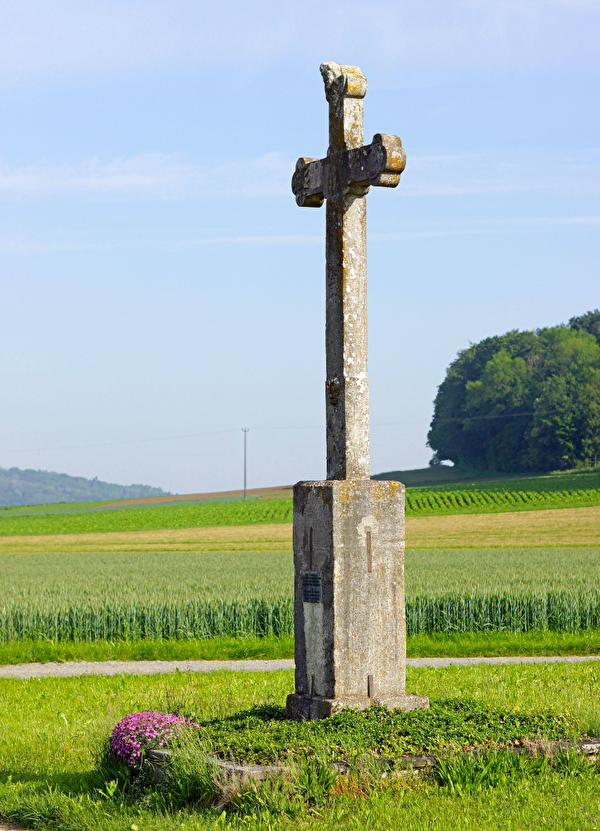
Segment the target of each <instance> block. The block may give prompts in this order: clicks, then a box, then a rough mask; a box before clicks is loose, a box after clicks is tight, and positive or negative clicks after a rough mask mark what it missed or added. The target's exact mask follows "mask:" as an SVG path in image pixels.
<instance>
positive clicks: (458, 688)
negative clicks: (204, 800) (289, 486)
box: [0, 664, 600, 831]
mask: <svg viewBox="0 0 600 831" xmlns="http://www.w3.org/2000/svg"><path fill="white" fill-rule="evenodd" d="M599 678H600V668H599V667H598V666H597V665H595V664H581V665H575V666H569V665H542V666H539V665H536V666H501V667H476V668H473V667H456V668H451V669H442V670H436V669H421V670H410V671H409V673H408V678H407V690H409V691H411V692H419V693H425V694H427V695H429V696H430V698H431V699H432V700H436V699H473V700H475V701H476V702H484V703H485V704H489V705H490V706H491V707H497V708H503V709H505V710H507V711H509V712H510V713H512V716H511V717H512V718H513V719H514V718H515V717H516V718H518V717H519V716H518V714H519V713H523V714H524V717H525V716H526V715H527V714H529V713H531V714H534V713H541V712H544V711H547V710H551V711H553V712H555V713H557V714H562V715H565V716H567V718H568V719H570V721H571V722H572V724H573V729H574V730H575V731H576V732H578V733H587V734H591V735H598V734H600V708H599V706H598V705H599V701H598V690H599V685H598V681H599ZM292 687H293V673H292V672H275V673H252V674H250V673H226V672H219V673H211V674H208V675H193V674H192V675H188V674H184V673H178V674H175V675H170V676H163V677H159V678H157V677H144V676H138V677H128V676H119V677H113V678H94V677H84V678H77V679H39V680H31V681H9V680H0V816H4V817H9V818H12V819H15V820H19V821H21V822H23V823H24V824H25V825H26V826H28V827H30V828H48V829H55V831H75V829H77V831H86V830H87V829H89V831H91V830H92V829H98V831H100V829H102V830H103V831H104V830H105V831H130V830H131V831H152V829H184V831H187V829H200V828H202V829H203V828H212V827H215V828H218V827H221V828H222V827H224V826H227V827H231V828H236V829H237V828H240V829H242V828H253V829H254V828H256V829H263V828H264V829H267V828H290V829H291V828H300V829H304V828H323V829H329V828H348V829H353V828H361V829H362V828H382V829H384V828H386V829H387V828H398V829H403V830H404V829H415V831H416V829H422V828H426V829H447V828H472V827H474V826H475V827H476V826H478V825H479V826H481V827H485V828H491V829H500V828H502V829H506V828H509V829H512V828H514V829H526V828H528V827H532V828H533V827H536V828H551V827H554V828H561V829H573V831H574V830H575V829H577V828H580V829H582V828H586V827H589V828H592V827H594V823H593V820H594V819H598V820H600V796H599V793H600V791H599V787H598V786H599V784H600V778H599V776H598V773H597V768H591V767H590V768H588V769H586V770H585V771H583V770H581V771H579V775H575V774H577V770H573V771H571V775H565V773H564V772H563V773H562V774H561V773H560V771H556V770H549V771H546V772H545V773H544V775H540V776H538V777H533V778H531V777H529V778H528V777H525V778H517V779H514V780H510V781H506V782H504V783H503V785H502V786H501V787H491V788H482V789H480V790H478V789H477V788H475V789H474V790H473V792H466V793H464V794H463V795H457V794H452V792H450V791H449V790H448V788H445V787H443V786H440V785H438V784H435V783H434V782H433V781H417V780H413V779H412V778H404V779H394V778H389V777H388V778H387V779H383V780H379V779H378V780H373V779H370V780H366V779H364V780H361V779H360V777H359V778H348V779H340V780H338V782H336V784H335V786H334V788H333V790H332V791H331V793H330V795H329V796H328V797H327V798H324V799H322V800H320V801H316V802H314V803H311V801H308V802H304V803H302V805H301V807H300V808H298V805H296V808H295V809H294V810H295V813H293V812H291V813H292V815H291V816H289V815H287V814H286V813H285V810H286V804H285V803H282V802H281V801H279V802H277V801H273V799H271V801H268V800H267V801H264V800H263V801H262V802H261V794H260V793H256V794H255V795H254V796H252V799H251V801H250V802H249V803H248V805H247V808H246V810H245V811H243V810H238V811H237V812H233V813H227V812H225V813H223V814H217V813H215V811H214V810H212V809H202V808H199V807H196V808H187V809H185V810H167V809H165V805H164V803H161V802H160V800H157V798H156V796H155V794H153V793H152V792H146V793H140V794H138V796H137V798H136V799H131V798H128V799H122V798H121V797H120V796H119V793H118V792H117V793H114V789H113V786H111V785H110V783H107V782H106V781H102V779H101V778H99V777H98V775H97V774H94V766H95V760H94V754H95V752H96V751H97V749H98V747H99V746H100V744H101V742H102V740H103V739H105V738H106V736H107V735H108V733H109V732H110V730H111V729H112V727H113V726H114V724H115V723H116V722H117V721H118V720H119V719H120V718H121V717H123V716H124V715H126V714H128V713H130V712H134V711H139V710H141V709H149V708H156V709H160V710H165V711H170V710H177V709H179V710H181V711H185V710H189V711H191V712H194V713H198V714H200V715H201V716H202V718H204V719H207V718H211V717H213V718H214V717H221V718H222V717H225V716H227V715H228V714H232V713H235V712H238V711H240V710H243V709H247V708H248V707H251V706H252V705H256V704H261V703H264V702H273V703H274V704H278V705H281V704H282V703H283V701H284V699H285V695H286V693H288V692H289V691H290V690H291V689H292ZM567 773H568V771H567ZM111 790H112V791H113V796H112V797H111V796H110V794H111ZM248 806H250V807H248ZM287 807H288V808H289V807H290V806H287ZM250 808H251V809H250Z"/></svg>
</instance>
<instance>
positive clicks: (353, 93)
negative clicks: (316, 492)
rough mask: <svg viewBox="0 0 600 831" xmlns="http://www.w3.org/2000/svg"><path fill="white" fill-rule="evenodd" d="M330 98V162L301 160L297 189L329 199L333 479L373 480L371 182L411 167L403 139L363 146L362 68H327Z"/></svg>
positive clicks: (299, 196)
mask: <svg viewBox="0 0 600 831" xmlns="http://www.w3.org/2000/svg"><path fill="white" fill-rule="evenodd" d="M321 74H322V75H323V80H324V81H325V93H326V96H327V100H328V101H329V150H328V152H327V157H326V158H325V159H305V158H302V159H299V160H298V162H297V164H296V171H295V173H294V176H293V179H292V190H293V192H294V195H295V196H296V202H297V203H298V205H300V206H301V207H309V208H319V207H320V206H321V205H322V204H323V202H324V200H327V231H326V298H327V299H326V305H327V313H326V321H327V322H326V335H325V339H326V349H327V391H326V399H327V478H328V479H368V478H369V476H370V460H369V380H368V376H367V223H366V217H367V205H366V195H367V193H368V191H369V187H370V186H371V185H377V186H381V187H387V188H395V187H396V185H398V183H399V182H400V174H401V173H402V171H403V170H404V166H405V164H406V154H405V152H404V150H403V149H402V142H401V141H400V139H399V138H398V136H387V135H383V134H380V133H378V134H377V135H376V136H375V137H374V138H373V141H372V142H371V144H367V145H366V146H363V98H364V97H365V94H366V92H367V79H366V78H365V76H364V75H363V74H362V73H361V71H360V69H359V68H358V67H356V66H344V65H342V64H337V63H324V64H322V65H321Z"/></svg>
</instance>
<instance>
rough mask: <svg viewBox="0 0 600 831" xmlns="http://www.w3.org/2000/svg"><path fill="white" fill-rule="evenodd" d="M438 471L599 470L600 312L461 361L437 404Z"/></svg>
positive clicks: (513, 337) (472, 351)
mask: <svg viewBox="0 0 600 831" xmlns="http://www.w3.org/2000/svg"><path fill="white" fill-rule="evenodd" d="M427 443H428V445H429V446H430V447H431V448H432V450H433V451H434V454H433V458H432V460H431V462H430V464H437V463H440V462H442V461H445V460H449V461H451V462H453V463H454V464H455V465H457V466H459V467H462V468H467V469H472V470H477V471H490V472H491V471H497V472H506V473H509V472H510V473H512V472H526V471H532V472H534V471H536V472H537V471H549V470H565V469H569V468H575V467H584V466H588V465H595V464H596V462H597V457H598V455H599V454H600V311H599V310H598V309H596V310H595V311H591V312H587V313H586V314H584V315H581V316H579V317H572V318H571V319H570V320H569V323H568V324H567V325H560V326H552V327H549V328H546V329H538V330H536V331H534V332H532V331H525V332H520V331H517V330H515V331H511V332H507V333H506V334H505V335H499V336H495V337H490V338H485V339H484V340H482V341H480V342H479V343H476V344H472V345H471V346H469V348H468V349H464V350H462V351H460V352H459V353H458V356H457V358H456V360H454V361H453V362H452V363H451V364H450V366H449V367H448V370H447V372H446V377H445V378H444V380H443V382H442V383H441V385H440V387H439V389H438V393H437V396H436V398H435V402H434V414H433V419H432V422H431V427H430V430H429V433H428V436H427Z"/></svg>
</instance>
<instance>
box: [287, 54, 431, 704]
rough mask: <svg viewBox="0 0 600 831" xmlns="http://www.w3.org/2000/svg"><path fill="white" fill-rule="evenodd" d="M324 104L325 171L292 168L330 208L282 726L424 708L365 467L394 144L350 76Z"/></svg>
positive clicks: (305, 189) (400, 567) (396, 530)
mask: <svg viewBox="0 0 600 831" xmlns="http://www.w3.org/2000/svg"><path fill="white" fill-rule="evenodd" d="M321 73H322V75H323V79H324V81H325V90H326V94H327V100H328V101H329V150H328V152H327V158H325V159H300V160H299V161H298V164H297V165H296V172H295V173H294V177H293V179H292V189H293V191H294V194H295V195H296V201H297V202H298V204H299V205H301V206H307V207H319V206H320V205H322V204H323V202H324V201H325V200H327V241H326V249H327V266H326V269H327V270H326V302H327V313H326V325H327V329H326V336H325V340H326V345H327V391H326V397H327V479H326V480H324V481H318V482H317V481H308V482H298V483H297V484H296V485H295V486H294V641H295V642H294V655H295V662H296V678H295V692H294V693H292V694H290V695H289V696H288V697H287V704H286V711H287V715H288V718H323V717H325V716H329V715H331V714H332V713H335V712H337V711H338V710H339V709H341V708H343V707H354V708H363V707H368V706H370V705H371V704H376V703H379V704H385V705H386V706H387V707H390V708H394V707H402V708H403V709H405V710H410V709H413V708H414V707H427V706H428V700H427V698H426V697H425V696H418V695H407V694H406V689H405V685H406V620H405V616H404V486H403V485H401V484H400V483H399V482H374V481H371V479H370V465H369V381H368V377H367V260H366V257H367V239H366V236H367V233H366V231H367V229H366V194H367V192H368V190H369V188H370V186H371V185H383V186H384V187H395V186H396V185H397V184H398V182H399V181H400V174H401V172H402V171H403V169H404V164H405V155H404V150H403V149H402V144H401V142H400V139H399V138H398V137H397V136H385V135H379V134H378V135H376V136H375V138H374V139H373V141H372V142H371V144H368V145H366V146H363V98H364V96H365V93H366V91H367V81H366V79H365V77H364V75H363V74H362V73H361V71H360V69H358V67H356V66H342V65H340V64H337V63H325V64H323V65H322V66H321Z"/></svg>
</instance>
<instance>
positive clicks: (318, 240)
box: [0, 216, 600, 255]
mask: <svg viewBox="0 0 600 831" xmlns="http://www.w3.org/2000/svg"><path fill="white" fill-rule="evenodd" d="M597 226H600V216H555V217H515V218H509V219H489V220H464V221H460V222H458V221H457V222H439V223H422V222H421V223H415V225H414V227H413V228H408V229H406V230H404V231H398V232H393V233H385V234H377V233H374V234H369V240H370V242H373V243H375V242H389V241H394V240H419V239H430V238H433V239H435V238H440V237H442V238H443V237H469V236H482V235H501V234H514V233H519V234H539V233H547V232H552V233H556V230H557V229H558V228H560V227H563V228H575V227H581V228H583V229H585V228H594V229H595V228H596V227H597ZM324 242H325V240H324V236H323V234H252V235H234V234H232V235H230V236H203V235H202V234H200V233H195V232H194V231H191V230H188V231H187V232H182V233H180V234H173V232H172V231H169V232H165V233H164V234H163V233H161V232H160V230H158V231H155V232H154V233H153V234H152V235H148V236H146V237H132V238H130V239H127V240H122V239H110V238H109V237H107V238H106V239H103V240H97V239H96V240H92V239H84V238H81V237H78V238H55V239H46V240H42V239H32V238H31V237H29V236H27V235H24V234H19V235H13V236H5V237H4V238H2V237H0V254H19V255H23V254H61V253H69V252H92V251H106V250H118V249H131V248H136V249H153V248H154V249H157V248H161V249H166V250H172V251H181V250H183V249H186V248H199V247H210V246H217V247H236V248H238V247H246V246H250V247H274V246H275V247H283V248H290V247H297V246H313V245H320V246H323V245H324Z"/></svg>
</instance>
